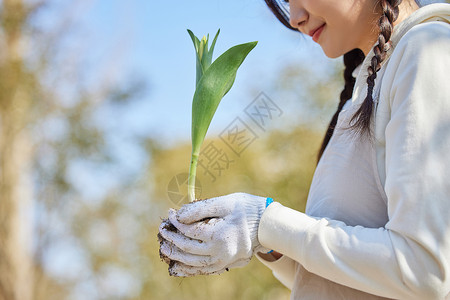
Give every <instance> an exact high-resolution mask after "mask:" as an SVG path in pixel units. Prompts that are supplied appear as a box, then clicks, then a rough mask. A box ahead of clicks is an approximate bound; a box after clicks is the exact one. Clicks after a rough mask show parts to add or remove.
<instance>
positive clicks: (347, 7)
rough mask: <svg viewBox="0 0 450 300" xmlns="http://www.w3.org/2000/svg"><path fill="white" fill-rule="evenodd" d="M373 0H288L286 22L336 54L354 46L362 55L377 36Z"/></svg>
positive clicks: (329, 53)
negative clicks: (287, 20) (288, 21)
mask: <svg viewBox="0 0 450 300" xmlns="http://www.w3.org/2000/svg"><path fill="white" fill-rule="evenodd" d="M376 3H377V1H376V0H289V7H290V23H291V26H292V27H294V28H297V29H298V30H299V31H301V32H302V33H304V34H307V35H309V36H311V37H312V38H313V40H314V41H315V42H316V43H318V44H319V45H320V46H321V47H322V49H323V51H324V52H325V55H327V56H328V57H330V58H335V57H339V56H341V55H343V54H345V53H347V52H348V51H350V50H353V49H355V48H359V49H361V50H362V51H363V52H364V53H365V54H366V55H367V53H368V52H369V51H370V49H371V48H372V46H373V44H374V43H375V42H376V40H377V37H378V28H377V25H376V24H377V20H378V19H379V17H380V11H379V8H378V5H376Z"/></svg>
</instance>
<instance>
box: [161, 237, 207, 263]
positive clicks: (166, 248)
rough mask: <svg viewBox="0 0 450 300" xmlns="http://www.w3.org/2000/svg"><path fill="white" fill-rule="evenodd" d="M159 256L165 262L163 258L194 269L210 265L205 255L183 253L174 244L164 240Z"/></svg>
mask: <svg viewBox="0 0 450 300" xmlns="http://www.w3.org/2000/svg"><path fill="white" fill-rule="evenodd" d="M160 255H161V256H162V258H163V259H164V260H165V261H166V259H165V258H169V259H170V260H174V261H177V262H182V263H183V264H186V265H189V266H195V267H203V266H207V265H208V264H210V263H211V257H210V256H206V255H195V254H191V253H187V252H184V251H183V250H181V249H180V248H178V247H177V246H176V245H175V244H172V243H171V242H169V241H167V240H164V241H163V242H162V243H161V246H160Z"/></svg>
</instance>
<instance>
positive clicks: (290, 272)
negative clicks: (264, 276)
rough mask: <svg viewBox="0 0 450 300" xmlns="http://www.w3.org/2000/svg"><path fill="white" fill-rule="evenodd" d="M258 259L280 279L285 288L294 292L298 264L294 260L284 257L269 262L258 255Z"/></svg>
mask: <svg viewBox="0 0 450 300" xmlns="http://www.w3.org/2000/svg"><path fill="white" fill-rule="evenodd" d="M256 257H257V258H258V259H259V260H260V261H261V262H262V263H263V264H264V265H265V266H266V267H268V268H269V269H271V270H272V272H273V275H274V276H275V278H276V279H278V280H279V281H280V282H281V283H282V284H283V285H284V286H285V287H287V288H288V289H290V290H292V287H293V285H294V276H295V266H296V263H295V261H294V260H293V259H291V258H289V257H287V256H286V255H283V256H282V257H280V258H279V259H277V260H275V261H272V262H269V261H267V260H265V259H263V258H261V257H260V256H259V255H258V254H256Z"/></svg>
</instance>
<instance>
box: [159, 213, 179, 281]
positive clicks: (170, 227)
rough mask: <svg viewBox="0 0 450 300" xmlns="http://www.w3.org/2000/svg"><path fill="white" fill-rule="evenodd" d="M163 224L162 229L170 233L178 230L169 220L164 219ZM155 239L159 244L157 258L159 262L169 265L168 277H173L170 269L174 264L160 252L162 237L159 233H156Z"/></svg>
mask: <svg viewBox="0 0 450 300" xmlns="http://www.w3.org/2000/svg"><path fill="white" fill-rule="evenodd" d="M163 223H165V225H164V226H163V229H166V230H168V231H172V232H177V231H178V229H177V228H176V227H175V226H174V225H173V224H172V223H171V222H170V221H169V219H164V220H163ZM157 237H158V242H159V257H160V258H161V260H162V261H163V262H165V263H166V264H168V265H169V275H170V276H173V275H174V274H173V273H172V272H171V271H170V269H171V268H172V266H173V265H174V264H175V261H173V260H171V259H170V258H169V257H167V256H166V255H164V254H163V253H162V252H161V246H162V244H163V242H164V238H163V237H162V235H161V233H159V232H158V235H157Z"/></svg>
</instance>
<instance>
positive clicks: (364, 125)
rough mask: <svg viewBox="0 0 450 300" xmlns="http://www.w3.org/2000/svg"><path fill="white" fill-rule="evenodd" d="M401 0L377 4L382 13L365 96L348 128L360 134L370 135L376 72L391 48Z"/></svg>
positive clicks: (384, 1) (385, 0)
mask: <svg viewBox="0 0 450 300" xmlns="http://www.w3.org/2000/svg"><path fill="white" fill-rule="evenodd" d="M401 2H402V0H380V1H379V3H380V5H381V8H382V10H383V13H382V15H381V17H380V19H379V21H378V26H379V29H380V33H379V35H378V43H377V44H376V45H375V46H374V47H373V53H374V55H373V57H372V59H371V61H370V65H369V67H368V68H367V72H368V74H369V76H368V77H367V96H366V98H365V99H364V101H363V103H362V104H361V106H360V108H359V109H358V111H357V112H356V113H355V114H354V115H353V117H352V119H351V121H350V123H353V124H352V125H351V126H350V128H352V129H355V130H356V131H357V132H358V133H360V134H363V135H364V134H366V135H369V136H370V135H371V129H370V121H371V117H372V110H373V95H372V94H373V88H374V86H375V79H376V78H377V72H378V71H379V70H380V68H381V63H382V62H383V61H384V59H385V58H386V54H387V51H388V50H389V49H390V47H391V41H390V39H391V35H392V31H393V29H394V22H395V20H397V17H398V13H399V9H398V6H399V5H400V3H401Z"/></svg>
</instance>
